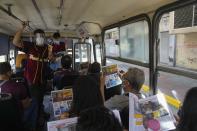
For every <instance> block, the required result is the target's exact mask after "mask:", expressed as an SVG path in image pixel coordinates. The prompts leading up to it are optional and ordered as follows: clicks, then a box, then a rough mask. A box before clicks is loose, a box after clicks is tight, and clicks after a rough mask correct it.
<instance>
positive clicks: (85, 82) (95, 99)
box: [71, 76, 103, 115]
mask: <svg viewBox="0 0 197 131" xmlns="http://www.w3.org/2000/svg"><path fill="white" fill-rule="evenodd" d="M98 105H103V99H102V95H101V92H100V87H99V84H98V82H96V81H95V79H93V78H91V77H90V76H80V77H79V78H78V79H77V80H76V81H75V84H74V86H73V103H72V109H71V113H73V114H74V115H79V113H80V112H81V111H83V110H85V109H87V108H90V107H94V106H98Z"/></svg>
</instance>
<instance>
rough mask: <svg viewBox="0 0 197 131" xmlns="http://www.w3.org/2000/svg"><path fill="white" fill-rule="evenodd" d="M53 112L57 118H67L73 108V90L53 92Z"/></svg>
mask: <svg viewBox="0 0 197 131" xmlns="http://www.w3.org/2000/svg"><path fill="white" fill-rule="evenodd" d="M51 98H52V104H53V112H54V116H55V117H59V116H64V117H67V116H68V115H69V114H68V112H69V110H70V108H71V104H72V99H73V92H72V89H63V90H57V91H52V92H51Z"/></svg>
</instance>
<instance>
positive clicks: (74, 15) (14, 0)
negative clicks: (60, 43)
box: [0, 0, 175, 34]
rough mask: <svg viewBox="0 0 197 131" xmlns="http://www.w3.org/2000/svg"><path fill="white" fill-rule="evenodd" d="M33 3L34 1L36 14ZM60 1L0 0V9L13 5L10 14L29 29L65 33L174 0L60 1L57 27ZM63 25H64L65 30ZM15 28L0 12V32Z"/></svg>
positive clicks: (102, 23)
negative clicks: (61, 2) (25, 22)
mask: <svg viewBox="0 0 197 131" xmlns="http://www.w3.org/2000/svg"><path fill="white" fill-rule="evenodd" d="M33 1H35V2H36V4H37V7H38V10H40V14H39V12H38V11H37V10H36V7H35V6H34V3H33ZM60 1H61V0H0V6H3V7H4V8H6V9H7V7H6V6H5V4H13V6H12V8H11V10H12V13H13V14H14V15H16V16H17V17H18V18H20V19H21V20H23V21H30V26H31V27H32V28H33V29H36V28H42V29H44V30H45V31H48V32H53V31H56V30H59V31H61V32H64V31H65V32H68V30H72V31H73V30H74V29H76V28H77V26H78V25H79V24H80V23H81V22H83V21H87V22H96V23H99V24H100V25H101V26H102V27H104V26H106V25H110V24H112V23H115V22H118V21H120V20H123V19H126V18H128V17H131V16H135V15H137V14H139V13H146V12H151V11H154V10H156V9H157V8H158V7H160V6H162V5H165V4H167V3H170V2H173V1H175V0H63V8H62V20H61V24H60V25H59V23H58V21H59V20H58V18H59V17H60V12H59V10H58V7H59V6H60ZM41 17H43V20H42V18H41ZM44 22H45V23H46V25H45V23H44ZM65 24H67V25H68V26H67V27H65V26H64V25H65ZM19 27H20V22H19V21H17V20H16V19H13V18H12V17H10V16H8V15H7V14H5V13H4V12H2V11H1V10H0V29H1V30H0V31H1V32H2V31H3V32H4V33H5V32H8V33H9V34H13V33H14V32H16V30H17V29H18V28H19ZM90 27H91V26H90ZM92 28H93V27H92ZM94 29H96V28H93V30H94ZM95 32H97V31H95Z"/></svg>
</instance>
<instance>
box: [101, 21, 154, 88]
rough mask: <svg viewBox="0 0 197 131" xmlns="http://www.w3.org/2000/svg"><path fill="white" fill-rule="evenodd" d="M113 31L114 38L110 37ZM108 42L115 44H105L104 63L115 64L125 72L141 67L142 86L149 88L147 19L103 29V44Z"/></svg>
mask: <svg viewBox="0 0 197 131" xmlns="http://www.w3.org/2000/svg"><path fill="white" fill-rule="evenodd" d="M113 32H116V35H117V36H116V37H115V38H114V37H112V36H113ZM109 38H111V39H109ZM112 38H113V39H112ZM116 41H119V42H116ZM110 42H111V45H115V46H108V45H106V55H107V56H106V64H107V65H111V64H117V65H118V69H119V70H123V71H125V72H126V71H127V70H128V69H129V68H130V67H131V68H132V67H136V68H139V69H142V70H143V71H144V73H145V83H144V87H146V89H147V88H149V80H150V79H149V75H150V71H149V68H148V64H149V27H148V23H147V21H145V20H141V21H138V22H134V23H129V24H125V25H123V26H120V28H113V29H110V30H107V31H105V44H109V43H110ZM109 45H110V44H109ZM115 47H116V48H117V49H116V48H115ZM114 57H115V58H114Z"/></svg>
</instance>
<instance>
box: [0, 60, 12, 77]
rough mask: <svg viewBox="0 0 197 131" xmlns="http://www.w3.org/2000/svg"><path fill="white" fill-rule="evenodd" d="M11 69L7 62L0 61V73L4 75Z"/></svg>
mask: <svg viewBox="0 0 197 131" xmlns="http://www.w3.org/2000/svg"><path fill="white" fill-rule="evenodd" d="M9 71H11V66H10V64H9V63H8V62H1V63H0V75H5V74H6V73H8V72H9Z"/></svg>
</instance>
